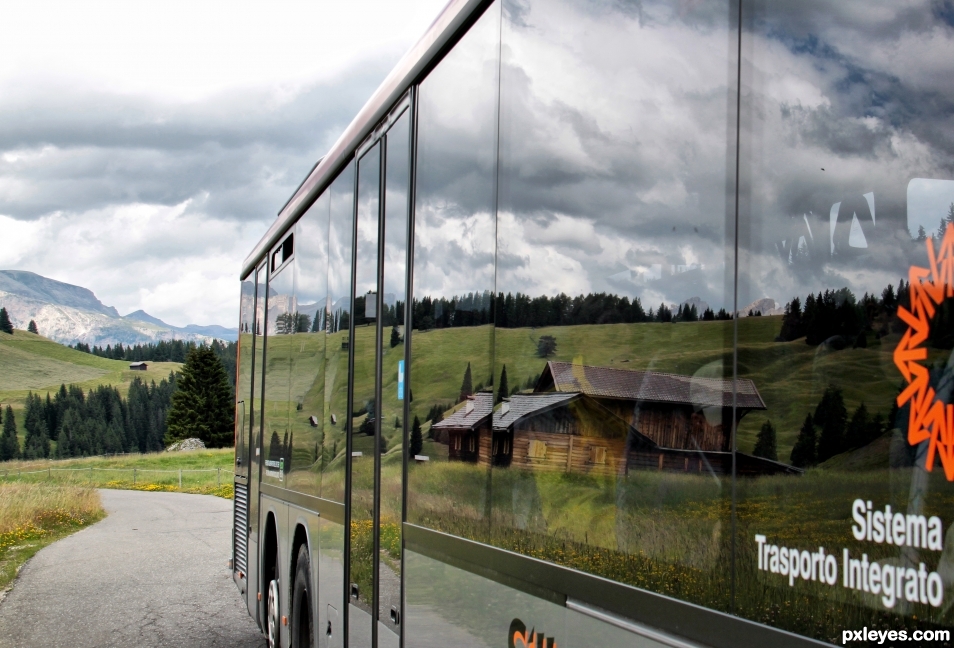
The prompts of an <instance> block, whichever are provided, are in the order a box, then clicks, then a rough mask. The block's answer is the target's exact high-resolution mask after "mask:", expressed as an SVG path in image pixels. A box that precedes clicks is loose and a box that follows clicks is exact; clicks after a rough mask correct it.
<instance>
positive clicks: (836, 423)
mask: <svg viewBox="0 0 954 648" xmlns="http://www.w3.org/2000/svg"><path fill="white" fill-rule="evenodd" d="M847 420H848V410H847V409H845V399H844V397H843V396H842V393H841V390H840V389H838V388H837V387H835V386H834V385H829V386H828V388H827V389H825V393H824V394H823V395H822V399H821V401H820V402H819V403H818V407H816V408H815V417H814V421H815V424H816V425H820V426H821V434H820V435H819V437H818V462H819V463H821V462H823V461H825V460H827V459H830V458H831V457H834V456H835V455H836V454H839V453H841V452H844V450H845V424H846V422H847Z"/></svg>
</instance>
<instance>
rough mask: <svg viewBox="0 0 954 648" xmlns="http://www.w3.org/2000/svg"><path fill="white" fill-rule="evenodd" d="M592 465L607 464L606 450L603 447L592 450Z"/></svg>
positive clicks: (595, 447)
mask: <svg viewBox="0 0 954 648" xmlns="http://www.w3.org/2000/svg"><path fill="white" fill-rule="evenodd" d="M590 463H594V464H605V463H606V448H604V447H602V446H594V447H592V448H590Z"/></svg>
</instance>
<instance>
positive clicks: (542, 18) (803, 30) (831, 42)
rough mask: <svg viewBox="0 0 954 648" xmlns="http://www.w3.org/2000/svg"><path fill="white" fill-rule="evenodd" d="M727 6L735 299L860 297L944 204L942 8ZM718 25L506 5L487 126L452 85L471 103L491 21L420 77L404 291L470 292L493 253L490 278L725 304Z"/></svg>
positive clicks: (726, 181)
mask: <svg viewBox="0 0 954 648" xmlns="http://www.w3.org/2000/svg"><path fill="white" fill-rule="evenodd" d="M744 7H745V9H744V16H745V17H744V32H743V34H744V38H743V45H742V72H743V77H742V105H741V110H742V121H743V128H742V133H741V143H742V148H741V159H740V190H741V195H740V198H741V202H740V231H739V243H740V247H741V254H742V259H741V267H740V270H741V274H740V276H741V280H740V286H739V306H740V307H744V306H745V305H746V304H748V303H750V302H751V301H754V300H756V299H760V298H766V297H768V298H772V299H775V300H776V301H777V302H779V305H784V303H785V302H787V301H788V300H789V299H791V298H792V297H794V296H804V295H805V294H806V293H807V292H808V291H809V290H812V291H818V290H824V289H826V288H840V287H842V286H848V287H850V288H852V289H853V290H854V291H855V292H856V293H858V294H859V296H860V294H861V293H863V292H864V291H876V292H878V293H880V291H881V289H882V288H883V287H884V286H885V285H886V284H887V283H889V282H892V283H896V282H897V280H898V278H900V277H901V276H902V275H905V274H906V272H907V268H908V267H909V266H910V265H911V263H916V262H923V259H921V257H922V256H923V254H924V252H923V246H919V245H912V244H910V239H911V235H910V233H916V232H917V226H918V225H919V224H924V225H925V228H926V229H927V230H928V232H929V233H930V232H931V231H934V230H936V229H937V223H938V221H939V219H940V217H941V216H943V215H945V214H946V212H947V206H948V205H949V203H950V202H951V201H952V200H954V183H950V182H937V180H939V179H940V180H944V181H947V179H949V178H951V177H952V173H954V157H952V155H951V153H952V148H954V136H952V135H951V133H954V129H952V128H951V120H952V115H954V111H952V107H954V97H952V95H951V93H952V92H954V91H952V90H949V89H950V88H952V87H954V85H952V83H951V82H952V81H954V31H952V26H951V25H952V22H954V10H950V11H948V10H947V9H945V7H948V4H945V3H937V2H930V1H928V0H924V1H922V2H907V3H897V2H881V3H869V2H860V1H858V2H831V1H828V2H821V1H818V2H788V3H779V2H762V1H760V2H746V3H745V4H744ZM734 24H735V15H734V14H733V13H732V8H731V7H730V5H729V3H728V2H724V3H719V2H715V3H698V2H690V1H688V0H687V1H673V2H639V3H625V2H608V1H607V2H596V1H590V0H587V1H576V2H573V1H570V0H533V1H532V2H529V1H524V0H507V1H506V2H505V3H504V9H503V18H502V29H501V31H500V34H501V36H500V38H501V43H500V52H501V64H500V68H499V69H500V78H499V93H500V101H501V103H500V111H499V121H498V114H497V113H495V112H494V110H493V108H494V106H492V105H487V103H486V101H484V102H483V103H482V102H480V101H475V100H474V99H473V98H472V97H471V95H474V94H478V93H479V94H481V95H482V96H484V97H486V98H489V97H491V93H492V90H487V88H489V87H492V84H493V81H494V78H493V66H492V62H493V60H494V53H493V44H494V43H493V42H492V41H493V39H492V38H490V36H492V34H490V35H489V36H488V37H487V38H485V39H484V42H483V44H482V45H479V43H477V40H478V39H474V43H472V44H470V45H468V47H471V48H473V49H475V51H474V53H472V54H471V55H469V57H468V58H467V61H468V65H469V67H468V66H464V65H462V64H461V63H457V62H454V63H450V64H445V65H447V68H448V69H447V72H446V76H447V77H448V79H449V80H448V81H444V82H442V83H437V82H434V83H433V84H432V85H433V86H434V87H432V88H428V87H427V85H425V86H424V88H422V93H421V97H422V106H423V107H422V121H421V137H422V139H423V140H426V146H424V145H422V148H421V151H422V156H423V157H422V159H427V155H435V157H436V158H438V159H439V160H440V162H441V164H433V165H432V167H429V168H423V167H422V170H421V176H420V178H421V186H422V188H423V190H424V197H425V198H426V199H425V200H423V201H422V202H419V210H422V211H419V213H418V217H419V219H421V218H422V214H423V218H424V219H425V222H426V223H428V225H427V227H426V228H424V229H419V232H418V241H417V246H418V247H417V249H416V255H417V256H416V259H417V260H418V262H420V264H421V269H422V270H423V272H422V274H421V275H420V276H419V277H416V279H415V280H416V282H417V284H418V291H419V293H420V291H421V290H422V289H423V290H424V291H426V292H427V293H430V294H436V293H441V294H444V295H445V296H450V295H452V294H460V293H461V292H465V291H470V290H475V289H481V288H483V287H485V286H487V285H488V284H490V283H491V282H490V280H489V279H488V278H487V276H486V275H487V271H488V263H489V261H488V259H489V254H490V253H491V252H493V253H495V255H496V275H495V277H494V282H495V287H496V289H497V290H498V291H503V292H508V291H514V292H515V291H521V292H524V293H529V294H531V295H539V294H550V295H552V294H555V293H557V292H561V291H562V292H567V293H570V294H579V293H586V292H591V291H608V292H615V293H618V294H623V295H628V296H631V297H632V296H638V297H640V298H641V299H642V300H643V303H644V304H645V305H646V306H647V307H649V306H657V305H658V304H659V303H660V302H661V301H665V302H666V303H679V302H682V301H684V300H688V299H691V298H692V297H699V298H701V299H702V300H703V301H705V302H707V303H708V304H709V305H711V306H712V307H713V308H715V309H718V308H719V307H723V306H724V307H726V308H731V306H732V286H731V281H732V272H731V267H732V261H733V259H732V257H731V256H729V254H730V253H731V250H729V251H728V252H727V250H726V248H727V247H729V248H731V244H732V242H733V239H734V236H735V232H734V231H733V227H734V222H733V219H734V210H735V204H734V200H735V177H734V166H735V152H736V149H735V112H734V111H735V107H734V106H735V87H736V81H735V70H736V46H737V40H736V39H737V34H736V32H734V31H733V30H732V29H730V26H731V25H734ZM488 34H489V32H488ZM478 45H479V47H482V48H483V49H482V50H481V52H477V51H476V49H479V47H478ZM457 68H460V70H458V73H457V74H452V73H451V70H454V69H457ZM465 68H466V69H465ZM440 71H441V69H440V68H438V71H437V72H436V73H435V74H437V73H440ZM482 89H483V90H482ZM427 111H430V113H432V114H431V115H430V116H429V117H427V118H426V119H424V118H423V117H424V116H425V115H427V114H428V113H427ZM450 119H452V120H453V121H454V124H453V126H450V125H449V122H448V120H450ZM495 128H496V129H497V135H498V146H499V148H498V150H499V176H498V181H499V182H498V185H497V187H496V192H497V193H496V200H497V202H496V208H497V210H498V211H497V215H498V217H497V220H496V223H494V222H493V220H492V219H488V218H485V217H484V214H489V213H492V211H493V203H494V188H493V187H492V181H493V171H492V167H493V159H492V155H493V148H492V146H490V147H489V148H488V146H487V143H488V142H492V139H493V132H494V129H495ZM428 151H430V152H433V151H439V152H441V153H440V154H439V155H437V154H433V153H428ZM486 151H489V157H488V155H487V154H486V153H485V152H486ZM919 178H920V179H922V180H919V181H915V182H913V183H912V180H915V179H919ZM924 179H927V180H929V181H925V180H924ZM909 202H910V205H911V207H910V213H909V208H908V205H909ZM429 214H430V215H429ZM420 222H421V221H420V220H419V223H420ZM492 229H495V232H494V234H493V235H492V234H491V230H492ZM909 232H910V233H909ZM490 236H494V237H495V240H496V247H495V248H492V246H489V245H487V244H486V241H489V240H490V238H489V237H490ZM485 237H488V238H485ZM448 239H449V240H448ZM727 263H728V265H727ZM727 268H728V269H727ZM417 270H418V269H417V268H416V271H417Z"/></svg>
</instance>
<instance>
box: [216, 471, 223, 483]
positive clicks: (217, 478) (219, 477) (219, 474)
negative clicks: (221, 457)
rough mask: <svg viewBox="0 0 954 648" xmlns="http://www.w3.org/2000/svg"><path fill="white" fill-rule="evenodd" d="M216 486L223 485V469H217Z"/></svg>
mask: <svg viewBox="0 0 954 648" xmlns="http://www.w3.org/2000/svg"><path fill="white" fill-rule="evenodd" d="M215 485H216V486H221V485H222V469H221V468H216V469H215Z"/></svg>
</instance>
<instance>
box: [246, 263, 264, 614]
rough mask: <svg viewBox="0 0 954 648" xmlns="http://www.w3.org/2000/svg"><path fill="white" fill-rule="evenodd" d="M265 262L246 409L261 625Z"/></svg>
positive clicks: (251, 600)
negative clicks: (249, 392) (248, 404)
mask: <svg viewBox="0 0 954 648" xmlns="http://www.w3.org/2000/svg"><path fill="white" fill-rule="evenodd" d="M266 270H267V268H266V264H265V263H263V264H262V265H261V266H259V268H258V269H257V270H256V271H255V313H254V317H253V321H252V323H251V326H250V335H251V338H252V366H251V371H252V388H251V406H250V407H249V408H248V416H249V419H250V421H249V435H248V441H247V443H248V471H249V472H248V474H249V480H248V485H249V489H248V570H247V574H248V590H247V591H246V598H247V603H248V611H249V614H251V615H252V618H253V619H255V621H256V622H258V623H259V625H261V623H262V620H263V619H264V618H265V615H264V612H263V611H262V604H261V602H260V601H258V597H257V594H258V592H259V591H260V584H259V582H258V579H259V575H260V574H261V571H260V570H259V565H258V562H259V561H258V556H259V553H258V551H259V548H258V532H259V519H258V512H259V508H260V507H259V485H260V482H261V479H262V474H261V467H262V374H263V372H264V370H265V321H266V320H265V316H266V314H265V303H266Z"/></svg>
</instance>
